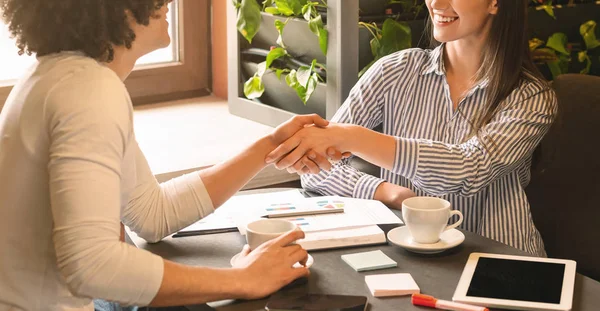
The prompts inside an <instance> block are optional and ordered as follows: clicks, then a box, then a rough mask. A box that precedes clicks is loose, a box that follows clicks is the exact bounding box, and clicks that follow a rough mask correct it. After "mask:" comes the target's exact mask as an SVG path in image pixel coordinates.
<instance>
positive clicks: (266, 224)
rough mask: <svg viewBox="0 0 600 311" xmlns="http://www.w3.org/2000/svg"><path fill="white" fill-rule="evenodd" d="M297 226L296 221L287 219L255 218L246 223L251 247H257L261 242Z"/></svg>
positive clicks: (247, 239) (247, 238)
mask: <svg viewBox="0 0 600 311" xmlns="http://www.w3.org/2000/svg"><path fill="white" fill-rule="evenodd" d="M296 228H297V226H296V224H295V223H293V222H291V221H289V220H285V219H259V220H255V221H253V222H250V223H248V224H247V225H246V241H247V242H248V245H249V246H250V249H256V248H257V247H259V246H260V245H261V244H263V243H265V242H267V241H269V240H272V239H274V238H276V237H279V236H280V235H282V234H285V233H288V232H290V231H292V230H296Z"/></svg>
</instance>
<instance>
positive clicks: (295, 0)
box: [287, 0, 307, 16]
mask: <svg viewBox="0 0 600 311" xmlns="http://www.w3.org/2000/svg"><path fill="white" fill-rule="evenodd" d="M306 2H307V1H306V0H287V3H288V5H289V6H290V8H292V11H294V15H296V16H299V15H302V7H304V5H305V4H306Z"/></svg>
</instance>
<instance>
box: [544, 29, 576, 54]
mask: <svg viewBox="0 0 600 311" xmlns="http://www.w3.org/2000/svg"><path fill="white" fill-rule="evenodd" d="M546 46H547V47H549V48H551V49H554V50H555V51H557V52H559V53H561V54H564V55H569V54H571V53H570V52H569V51H568V50H567V47H566V46H567V35H565V34H564V33H562V32H557V33H554V34H553V35H551V36H550V38H548V41H547V42H546Z"/></svg>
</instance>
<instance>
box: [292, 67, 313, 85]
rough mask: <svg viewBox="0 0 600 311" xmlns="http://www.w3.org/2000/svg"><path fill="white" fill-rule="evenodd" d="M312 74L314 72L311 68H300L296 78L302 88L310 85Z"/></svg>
mask: <svg viewBox="0 0 600 311" xmlns="http://www.w3.org/2000/svg"><path fill="white" fill-rule="evenodd" d="M311 74H312V70H310V67H307V66H301V67H300V68H298V73H297V74H296V78H297V79H298V84H300V86H302V87H306V85H307V84H308V79H310V75H311Z"/></svg>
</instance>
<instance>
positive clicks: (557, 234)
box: [350, 74, 600, 281]
mask: <svg viewBox="0 0 600 311" xmlns="http://www.w3.org/2000/svg"><path fill="white" fill-rule="evenodd" d="M553 88H554V90H555V91H556V94H557V96H558V101H559V115H558V117H557V120H556V121H555V123H554V125H553V126H552V128H551V129H550V131H549V132H548V134H547V135H546V136H545V137H544V140H543V141H542V143H541V144H540V146H539V147H538V148H537V150H536V152H535V153H534V165H533V167H532V179H531V183H530V185H529V186H528V187H527V189H526V192H527V196H528V199H529V202H530V204H531V213H532V216H533V220H534V222H535V224H536V227H537V228H538V230H539V231H540V233H541V234H542V238H543V240H544V243H545V246H546V251H547V253H548V256H550V257H555V258H566V259H572V260H575V261H577V268H578V271H579V272H580V273H582V274H584V275H587V276H589V277H591V278H594V279H596V280H598V281H600V77H595V76H588V75H579V74H565V75H561V76H559V77H558V78H557V79H556V80H555V81H554V82H553ZM379 131H381V129H380V128H379ZM350 164H351V165H352V166H354V167H356V168H358V169H359V170H362V171H364V172H368V173H369V174H371V175H374V176H379V167H377V166H374V165H372V164H370V163H368V162H366V161H364V160H362V159H360V158H353V159H352V161H351V163H350Z"/></svg>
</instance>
